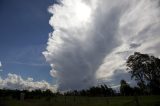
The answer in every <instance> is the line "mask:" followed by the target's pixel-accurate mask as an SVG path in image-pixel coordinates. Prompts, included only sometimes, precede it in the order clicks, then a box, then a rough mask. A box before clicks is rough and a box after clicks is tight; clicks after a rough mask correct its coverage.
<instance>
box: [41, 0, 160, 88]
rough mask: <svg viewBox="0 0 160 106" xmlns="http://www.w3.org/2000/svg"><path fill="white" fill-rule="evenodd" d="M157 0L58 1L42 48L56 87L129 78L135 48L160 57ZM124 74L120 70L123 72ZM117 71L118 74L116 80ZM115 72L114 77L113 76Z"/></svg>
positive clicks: (81, 85)
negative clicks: (128, 65) (128, 66)
mask: <svg viewBox="0 0 160 106" xmlns="http://www.w3.org/2000/svg"><path fill="white" fill-rule="evenodd" d="M158 3H159V0H154V1H153V0H121V1H117V0H62V1H61V4H54V5H53V6H50V7H49V12H50V13H52V14H53V16H52V17H51V19H50V21H49V23H50V25H51V26H52V27H53V29H54V31H53V33H51V34H50V35H49V39H48V46H47V48H46V51H45V52H43V54H44V56H45V58H46V60H47V61H48V62H49V63H50V65H51V68H52V70H51V71H50V73H51V75H52V76H53V77H56V78H57V85H58V88H59V89H60V90H69V89H82V88H87V87H89V86H93V85H95V84H97V80H98V81H104V80H105V81H108V82H110V81H113V78H114V81H113V82H112V83H117V82H116V81H118V82H119V79H120V78H122V79H123V78H125V77H124V75H125V76H126V78H128V77H127V76H128V74H126V72H125V61H126V58H127V57H128V56H129V55H130V54H132V53H133V52H134V51H139V52H143V53H152V54H154V55H156V56H159V53H160V49H158V48H159V46H158V45H159V44H160V36H159V34H160V11H159V10H160V8H159V5H158ZM122 74H123V75H122ZM118 75H119V77H120V78H119V79H117V80H115V79H116V78H117V76H118ZM115 76H116V77H115Z"/></svg>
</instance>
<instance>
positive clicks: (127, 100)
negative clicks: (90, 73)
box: [0, 96, 160, 106]
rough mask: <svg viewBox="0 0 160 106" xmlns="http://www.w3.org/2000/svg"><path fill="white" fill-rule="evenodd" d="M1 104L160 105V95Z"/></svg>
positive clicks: (4, 104) (6, 104) (4, 105)
mask: <svg viewBox="0 0 160 106" xmlns="http://www.w3.org/2000/svg"><path fill="white" fill-rule="evenodd" d="M0 102H1V103H0V106H160V96H139V97H134V96H127V97H121V96H120V97H71V96H70V97H69V96H67V97H65V96H59V97H53V98H43V99H32V100H21V101H20V100H13V99H8V100H2V99H1V101H0Z"/></svg>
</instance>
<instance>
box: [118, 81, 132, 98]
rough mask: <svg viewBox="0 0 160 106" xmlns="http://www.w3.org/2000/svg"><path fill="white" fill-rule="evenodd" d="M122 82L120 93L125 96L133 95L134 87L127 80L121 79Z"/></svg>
mask: <svg viewBox="0 0 160 106" xmlns="http://www.w3.org/2000/svg"><path fill="white" fill-rule="evenodd" d="M120 84H121V85H120V93H121V94H122V95H123V96H128V95H133V94H132V93H133V92H132V88H131V87H130V85H129V84H128V83H127V82H126V81H125V80H121V82H120Z"/></svg>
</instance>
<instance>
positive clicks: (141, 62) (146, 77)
mask: <svg viewBox="0 0 160 106" xmlns="http://www.w3.org/2000/svg"><path fill="white" fill-rule="evenodd" d="M127 67H128V69H129V70H130V71H129V72H130V73H131V77H132V78H135V80H136V81H137V82H138V85H139V86H140V87H141V89H144V90H145V89H146V88H147V87H149V88H150V91H151V92H152V93H160V59H159V58H156V57H154V56H150V55H148V54H141V53H139V52H135V53H134V55H131V56H129V58H128V60H127Z"/></svg>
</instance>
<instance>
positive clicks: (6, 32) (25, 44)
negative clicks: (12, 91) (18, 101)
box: [0, 0, 54, 83]
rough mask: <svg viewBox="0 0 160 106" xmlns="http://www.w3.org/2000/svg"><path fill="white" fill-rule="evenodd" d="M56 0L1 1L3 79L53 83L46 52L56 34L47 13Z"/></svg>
mask: <svg viewBox="0 0 160 106" xmlns="http://www.w3.org/2000/svg"><path fill="white" fill-rule="evenodd" d="M53 3H54V0H0V48H1V50H0V61H1V62H2V65H3V67H2V68H3V71H2V72H0V74H1V77H6V76H7V74H8V73H15V74H17V75H21V76H22V77H24V78H27V77H33V78H34V79H35V80H46V81H48V82H51V83H52V82H53V78H51V76H50V74H49V70H50V66H49V64H48V63H46V60H45V58H44V56H43V55H42V51H44V50H45V48H46V43H47V40H48V33H49V32H51V31H52V28H51V27H50V25H49V24H48V23H49V19H50V16H51V15H50V14H49V13H48V11H47V9H48V6H50V5H52V4H53Z"/></svg>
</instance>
